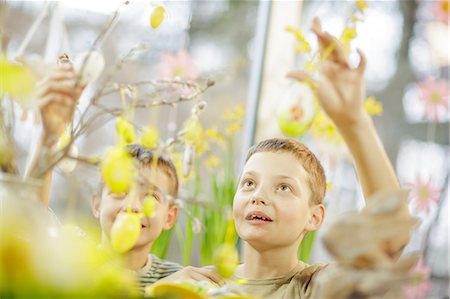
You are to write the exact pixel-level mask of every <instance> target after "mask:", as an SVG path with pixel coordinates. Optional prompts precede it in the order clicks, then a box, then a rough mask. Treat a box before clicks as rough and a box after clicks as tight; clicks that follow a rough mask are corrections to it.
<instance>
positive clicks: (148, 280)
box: [137, 254, 183, 292]
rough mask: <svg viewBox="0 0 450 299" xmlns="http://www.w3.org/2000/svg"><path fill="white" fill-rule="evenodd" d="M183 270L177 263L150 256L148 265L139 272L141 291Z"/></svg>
mask: <svg viewBox="0 0 450 299" xmlns="http://www.w3.org/2000/svg"><path fill="white" fill-rule="evenodd" d="M181 269H183V267H182V266H181V265H179V264H177V263H173V262H169V261H165V260H162V259H160V258H158V257H157V256H155V255H153V254H149V255H148V262H147V264H146V265H145V266H144V267H143V268H142V269H140V270H138V271H137V274H138V275H139V285H140V286H139V289H140V290H141V291H142V292H144V289H145V287H147V286H149V285H152V284H154V283H155V282H157V281H158V280H160V279H162V278H164V277H166V276H169V275H170V274H173V273H175V272H177V271H179V270H181Z"/></svg>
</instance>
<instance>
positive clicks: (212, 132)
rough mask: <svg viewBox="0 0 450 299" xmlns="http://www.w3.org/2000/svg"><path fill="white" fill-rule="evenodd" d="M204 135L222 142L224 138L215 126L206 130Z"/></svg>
mask: <svg viewBox="0 0 450 299" xmlns="http://www.w3.org/2000/svg"><path fill="white" fill-rule="evenodd" d="M205 135H206V137H209V138H211V139H213V140H216V141H219V142H222V141H223V140H224V136H223V135H222V134H221V133H219V131H217V128H210V129H208V130H206V131H205Z"/></svg>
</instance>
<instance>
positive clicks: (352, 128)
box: [335, 111, 373, 139]
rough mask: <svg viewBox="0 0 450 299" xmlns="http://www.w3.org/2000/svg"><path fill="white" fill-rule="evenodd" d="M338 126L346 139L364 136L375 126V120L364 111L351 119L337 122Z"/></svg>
mask: <svg viewBox="0 0 450 299" xmlns="http://www.w3.org/2000/svg"><path fill="white" fill-rule="evenodd" d="M335 125H336V128H337V129H338V130H339V132H340V133H341V135H342V137H343V138H344V139H348V138H354V137H357V136H364V134H366V133H367V131H368V130H370V129H371V128H372V127H373V121H372V118H371V117H370V115H369V114H367V113H366V112H365V111H362V112H361V113H360V114H359V116H357V117H353V118H352V119H351V120H347V121H341V122H335Z"/></svg>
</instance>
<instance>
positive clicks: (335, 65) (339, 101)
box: [287, 18, 367, 131]
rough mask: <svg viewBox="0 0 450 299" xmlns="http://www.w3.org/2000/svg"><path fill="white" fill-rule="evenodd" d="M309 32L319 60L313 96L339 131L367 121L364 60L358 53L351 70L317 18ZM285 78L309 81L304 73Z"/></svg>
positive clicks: (292, 72) (308, 77)
mask: <svg viewBox="0 0 450 299" xmlns="http://www.w3.org/2000/svg"><path fill="white" fill-rule="evenodd" d="M312 31H313V32H314V33H315V34H316V36H317V38H318V41H319V52H320V57H321V60H322V62H321V65H320V78H319V79H318V81H317V82H316V83H317V90H316V95H317V98H318V100H319V103H320V105H321V106H322V108H323V109H324V110H325V112H326V113H327V114H328V116H329V117H330V118H331V119H332V120H333V122H334V123H335V124H336V126H337V127H338V128H339V129H340V130H341V131H342V130H343V129H344V130H345V129H346V128H347V127H348V126H349V125H356V124H359V122H360V121H361V120H364V119H365V118H366V117H367V114H366V113H365V111H364V106H363V101H364V99H365V81H364V70H365V67H366V58H365V56H364V54H363V53H362V52H361V51H360V50H358V53H359V56H360V62H359V65H358V66H357V67H356V68H352V67H350V65H349V62H348V58H347V55H346V53H345V52H344V50H343V48H342V46H341V44H340V42H339V41H338V40H337V39H336V38H335V37H333V36H332V35H330V34H329V33H327V32H325V31H322V27H321V25H320V21H319V19H318V18H314V20H313V24H312ZM287 76H288V77H289V78H293V79H297V80H305V79H306V80H311V78H310V75H308V74H307V73H306V72H303V71H291V72H289V73H288V74H287Z"/></svg>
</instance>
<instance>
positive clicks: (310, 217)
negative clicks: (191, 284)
mask: <svg viewBox="0 0 450 299" xmlns="http://www.w3.org/2000/svg"><path fill="white" fill-rule="evenodd" d="M312 30H313V31H314V33H315V34H316V36H317V38H318V40H319V48H320V53H321V56H323V55H324V52H326V51H327V50H328V49H332V50H331V51H330V53H329V55H328V56H327V57H326V58H323V59H324V60H323V62H322V65H321V69H320V71H321V72H320V76H321V77H320V78H319V80H317V82H315V85H317V89H316V90H315V92H316V94H317V98H318V100H319V103H320V105H321V106H322V108H323V109H324V110H325V112H326V113H327V114H328V116H329V117H330V118H331V120H332V121H333V122H334V124H335V125H336V127H337V128H338V130H339V132H340V133H341V135H342V137H343V139H344V141H345V142H346V144H347V146H348V148H349V151H350V153H351V155H352V157H353V159H354V162H355V166H356V170H357V173H358V176H359V179H360V182H361V185H362V189H363V193H364V197H365V199H366V201H369V202H370V201H371V200H372V199H373V198H374V197H373V195H374V194H376V193H384V192H394V191H397V190H399V189H400V186H399V183H398V181H397V178H396V175H395V172H394V170H393V168H392V165H391V163H390V162H389V159H388V157H387V155H386V153H385V151H384V149H383V147H382V145H381V142H380V141H379V138H378V135H377V133H376V131H375V128H374V125H373V123H372V120H371V119H370V116H369V115H368V114H367V113H366V112H365V110H364V107H363V101H364V100H365V83H364V78H363V75H364V70H365V65H366V59H365V57H364V55H363V54H362V52H361V51H359V50H358V53H359V54H360V63H359V65H358V66H357V67H356V68H352V67H350V65H349V62H348V59H347V55H346V54H345V53H344V50H343V49H342V47H341V46H340V44H339V41H337V39H335V38H334V37H333V36H331V35H330V34H328V33H326V32H324V31H322V29H321V25H320V22H319V20H318V19H315V20H314V21H313V26H312ZM288 77H290V78H293V79H297V80H305V79H306V80H307V81H314V80H313V79H312V78H311V77H310V76H309V75H308V74H307V73H305V72H302V71H295V72H291V73H289V74H288ZM325 182H326V180H325V174H324V171H323V168H322V166H321V164H320V162H319V161H318V159H317V158H316V157H315V156H314V154H312V153H311V152H310V151H309V150H308V149H307V148H306V146H304V145H303V144H301V143H300V142H298V141H295V140H291V139H278V138H274V139H269V140H265V141H261V142H259V143H258V144H256V145H255V146H253V147H252V148H251V149H250V150H249V153H248V156H247V160H246V163H245V165H244V169H243V171H242V174H241V177H240V179H239V184H238V187H237V191H236V194H235V197H234V201H233V218H234V221H235V225H236V230H237V233H238V235H239V237H240V238H241V240H242V241H243V242H244V251H243V254H242V260H243V263H242V264H240V265H239V266H238V267H237V269H236V272H235V278H238V279H244V280H246V283H244V284H241V285H232V286H230V288H231V290H233V291H237V292H239V293H244V294H251V295H256V296H260V297H261V298H273V299H280V298H284V299H288V298H302V299H304V298H317V297H316V295H315V294H314V290H313V282H314V277H315V274H316V273H318V272H320V271H323V272H325V271H326V270H322V269H324V267H325V265H324V264H315V265H307V264H305V263H303V262H301V261H299V260H298V257H297V252H298V248H299V246H300V243H301V242H302V240H303V238H304V237H305V236H306V235H307V234H308V233H309V232H312V231H315V230H317V229H318V228H319V227H320V226H321V224H322V222H323V219H324V216H325V207H324V205H323V204H322V200H323V198H324V196H325V185H326V183H325ZM400 210H401V211H400V213H402V214H407V215H409V212H408V208H407V205H406V204H405V203H403V204H402V207H401V209H400ZM395 216H397V215H394V217H395ZM355 229H356V228H355ZM407 242H408V240H407V239H404V240H398V242H392V243H386V244H384V246H383V248H384V250H385V251H386V254H388V255H390V256H393V257H398V256H399V253H401V250H402V248H403V247H404V246H405V245H406V243H407ZM173 277H174V278H178V279H179V278H191V279H196V278H195V277H194V275H192V271H190V270H189V269H188V270H186V269H183V270H182V271H180V272H178V273H177V274H174V275H173ZM321 299H322V298H321Z"/></svg>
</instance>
